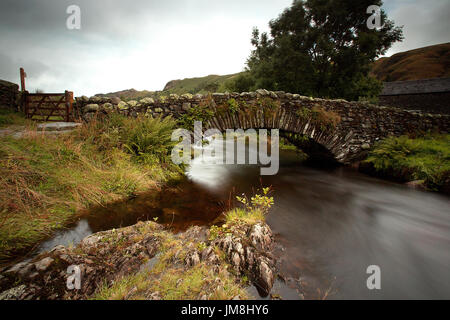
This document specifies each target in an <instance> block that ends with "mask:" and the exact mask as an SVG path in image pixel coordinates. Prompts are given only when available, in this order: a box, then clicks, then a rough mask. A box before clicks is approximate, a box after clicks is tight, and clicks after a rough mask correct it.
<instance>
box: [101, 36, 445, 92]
mask: <svg viewBox="0 0 450 320" xmlns="http://www.w3.org/2000/svg"><path fill="white" fill-rule="evenodd" d="M371 74H372V75H373V76H375V77H376V78H377V79H378V80H381V81H388V82H389V81H402V80H420V79H431V78H446V77H450V42H449V43H443V44H438V45H434V46H429V47H424V48H419V49H414V50H410V51H405V52H399V53H397V54H394V55H393V56H391V57H384V58H380V59H379V60H377V61H376V62H375V63H374V65H373V69H372V72H371ZM237 75H239V73H235V74H229V75H224V76H219V75H209V76H206V77H198V78H185V79H182V80H172V81H169V82H168V83H167V84H166V85H165V87H164V89H163V90H162V91H147V90H143V91H138V90H135V89H129V90H122V91H118V92H111V93H107V94H98V95H97V96H102V97H105V96H106V97H118V98H120V99H122V100H139V99H142V98H145V97H152V98H155V97H158V96H167V95H169V94H172V93H175V94H179V95H180V94H183V93H191V94H196V93H202V94H205V93H208V92H225V91H227V87H226V83H227V81H229V80H231V79H233V78H234V77H236V76H237Z"/></svg>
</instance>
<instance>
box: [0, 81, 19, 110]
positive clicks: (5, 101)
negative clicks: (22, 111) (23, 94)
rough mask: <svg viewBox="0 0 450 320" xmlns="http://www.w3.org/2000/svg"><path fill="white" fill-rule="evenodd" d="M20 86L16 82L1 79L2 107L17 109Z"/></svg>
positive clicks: (0, 98) (0, 94)
mask: <svg viewBox="0 0 450 320" xmlns="http://www.w3.org/2000/svg"><path fill="white" fill-rule="evenodd" d="M18 94H19V86H18V85H17V84H15V83H11V82H8V81H4V80H0V108H1V109H11V110H16V108H17V103H16V101H17V98H18Z"/></svg>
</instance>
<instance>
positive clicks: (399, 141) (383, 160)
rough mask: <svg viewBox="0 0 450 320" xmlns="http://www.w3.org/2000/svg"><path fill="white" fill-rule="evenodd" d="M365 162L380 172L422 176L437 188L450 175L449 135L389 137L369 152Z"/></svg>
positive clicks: (408, 176) (407, 177)
mask: <svg viewBox="0 0 450 320" xmlns="http://www.w3.org/2000/svg"><path fill="white" fill-rule="evenodd" d="M366 161H367V162H369V163H371V164H373V166H374V167H375V169H376V170H377V171H379V172H388V173H389V174H391V175H394V176H397V177H400V178H402V179H405V180H409V181H412V180H423V181H424V182H425V184H426V186H427V187H428V188H430V189H432V190H439V189H440V188H441V187H442V186H443V185H444V184H445V183H448V180H449V179H450V135H449V134H444V135H428V136H425V137H418V138H415V139H413V138H409V137H407V136H401V137H389V138H387V139H385V140H383V141H381V142H380V143H378V144H377V145H376V146H375V148H374V149H373V150H372V151H371V152H370V155H369V157H368V158H367V160H366Z"/></svg>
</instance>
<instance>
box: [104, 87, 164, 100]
mask: <svg viewBox="0 0 450 320" xmlns="http://www.w3.org/2000/svg"><path fill="white" fill-rule="evenodd" d="M156 95H157V94H156V91H147V90H143V91H138V90H135V89H127V90H122V91H117V92H110V93H99V94H96V96H97V97H109V98H113V97H117V98H120V99H121V100H124V101H129V100H140V99H143V98H147V97H154V96H156Z"/></svg>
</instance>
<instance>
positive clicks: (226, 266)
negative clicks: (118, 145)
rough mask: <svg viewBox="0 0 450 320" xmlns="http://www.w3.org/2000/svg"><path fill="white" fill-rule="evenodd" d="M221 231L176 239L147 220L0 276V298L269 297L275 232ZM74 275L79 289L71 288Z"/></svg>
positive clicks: (257, 228) (201, 230)
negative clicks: (253, 290) (254, 291)
mask: <svg viewBox="0 0 450 320" xmlns="http://www.w3.org/2000/svg"><path fill="white" fill-rule="evenodd" d="M217 230H218V228H217V227H212V228H207V227H191V228H190V229H188V230H187V231H186V232H183V233H179V234H173V233H171V232H170V231H168V230H167V229H165V228H164V227H163V226H162V225H160V224H157V223H155V222H151V221H148V222H139V223H138V224H136V225H133V226H130V227H126V228H122V229H117V230H109V231H104V232H100V233H96V234H93V235H91V236H88V237H86V238H85V239H84V240H83V241H82V242H81V243H80V244H79V245H78V246H76V247H63V246H57V247H55V248H53V249H52V250H51V251H49V252H45V253H43V254H40V255H39V256H37V257H35V258H34V259H32V260H30V261H24V262H21V263H19V264H16V265H14V266H12V267H8V268H4V269H3V270H1V271H0V274H1V275H0V299H33V300H34V299H50V300H53V299H91V298H93V299H246V298H249V295H248V293H247V291H246V290H245V288H246V287H247V286H248V285H249V282H251V283H252V284H253V285H255V286H256V287H257V288H258V291H259V292H260V293H261V294H262V295H268V294H269V292H270V290H271V288H272V286H273V283H274V279H275V276H276V273H277V271H276V270H277V266H276V263H275V258H274V256H273V254H272V251H273V248H274V237H273V235H272V231H271V230H270V227H269V226H268V225H267V224H265V223H264V222H258V223H255V224H246V223H241V222H240V223H236V224H234V225H229V226H226V227H220V232H217ZM73 270H79V271H80V288H79V289H76V288H74V289H72V290H71V289H69V288H68V286H67V283H68V282H69V283H72V282H71V281H72V280H74V279H75V278H73V277H72V278H70V277H71V276H72V275H73V274H74V273H72V272H73ZM68 271H69V273H68ZM68 279H69V280H68ZM71 279H72V280H71ZM72 284H73V285H75V284H76V282H73V283H72ZM177 293H178V295H177Z"/></svg>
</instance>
